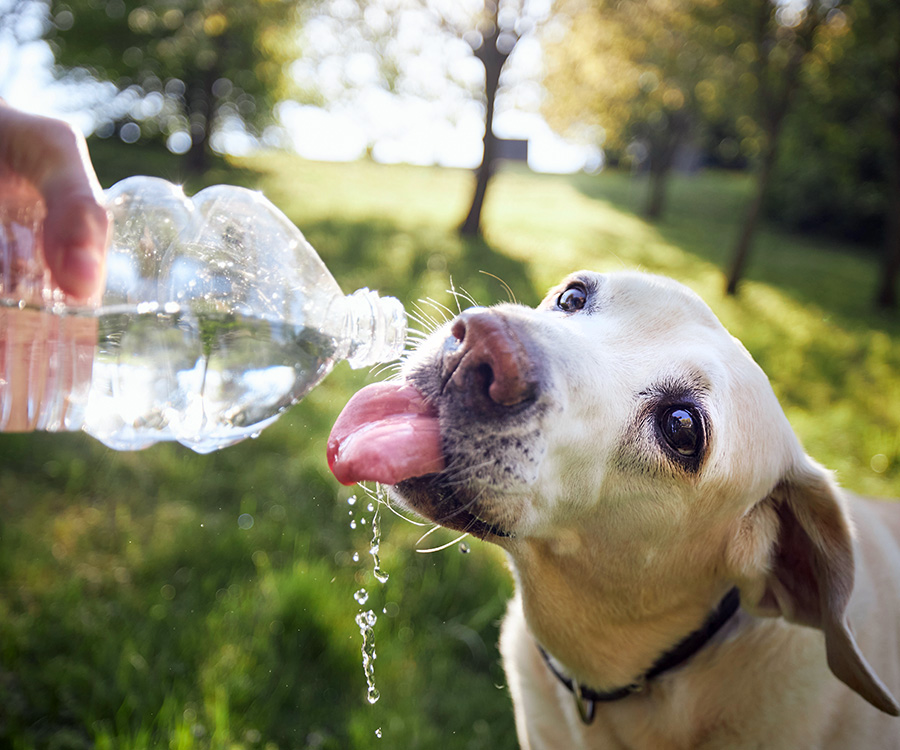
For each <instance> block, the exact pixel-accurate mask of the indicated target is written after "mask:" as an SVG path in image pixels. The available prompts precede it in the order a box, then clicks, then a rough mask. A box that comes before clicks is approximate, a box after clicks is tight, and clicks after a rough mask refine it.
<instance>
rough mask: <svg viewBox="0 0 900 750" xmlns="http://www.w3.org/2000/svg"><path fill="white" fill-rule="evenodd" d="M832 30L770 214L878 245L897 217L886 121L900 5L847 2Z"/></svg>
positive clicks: (893, 88) (892, 109) (898, 58)
mask: <svg viewBox="0 0 900 750" xmlns="http://www.w3.org/2000/svg"><path fill="white" fill-rule="evenodd" d="M832 26H833V27H834V29H833V33H832V34H831V35H829V37H827V38H825V39H823V40H821V41H820V44H819V45H818V46H817V48H816V54H815V60H814V61H813V62H814V64H812V65H810V66H808V68H807V71H806V81H805V94H806V95H805V97H804V98H803V100H802V101H801V102H798V105H799V106H798V109H797V111H796V112H795V113H794V115H793V116H792V117H791V118H790V120H789V122H788V123H787V125H786V130H785V133H784V139H783V144H782V149H781V153H780V156H779V164H778V168H777V169H776V171H775V174H774V175H773V178H772V179H773V184H772V191H771V194H770V196H769V198H770V199H769V201H768V207H767V208H768V210H769V213H770V215H772V216H774V217H776V218H778V219H779V220H781V221H783V222H785V223H786V224H787V225H788V226H790V227H792V228H795V229H800V230H803V231H816V232H820V233H822V234H823V235H838V236H843V237H847V238H851V239H854V240H863V241H867V242H869V243H875V242H878V241H880V240H881V239H882V236H883V231H884V226H885V223H886V218H887V216H888V214H889V212H891V211H897V207H896V206H891V205H889V198H888V188H887V185H888V182H889V180H890V175H889V171H890V169H892V166H891V163H892V159H893V161H894V162H896V158H895V157H892V156H891V154H892V151H893V146H892V144H891V134H890V132H889V127H890V126H888V127H885V124H886V123H890V122H892V118H893V120H894V121H896V120H897V118H898V115H897V114H896V113H898V112H900V98H898V97H900V93H898V92H900V87H898V75H900V74H898V73H897V70H898V66H900V43H898V41H897V40H898V39H900V5H898V4H897V3H895V2H892V1H891V0H851V1H850V2H847V3H844V4H843V5H842V6H841V10H840V11H839V12H835V15H834V16H833V23H832ZM893 168H895V169H896V167H893Z"/></svg>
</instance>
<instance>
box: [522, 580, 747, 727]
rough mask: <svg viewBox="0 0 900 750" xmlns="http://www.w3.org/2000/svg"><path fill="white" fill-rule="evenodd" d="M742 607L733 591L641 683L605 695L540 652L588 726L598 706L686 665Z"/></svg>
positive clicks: (639, 679)
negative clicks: (569, 693)
mask: <svg viewBox="0 0 900 750" xmlns="http://www.w3.org/2000/svg"><path fill="white" fill-rule="evenodd" d="M740 605H741V595H740V592H739V591H738V590H737V588H733V589H731V591H729V592H728V593H727V594H726V595H725V597H724V598H723V599H722V601H720V602H719V605H718V606H717V607H716V608H715V609H714V610H713V611H712V612H711V613H710V615H709V617H707V618H706V621H705V622H704V623H703V624H702V625H701V626H700V627H699V628H697V630H695V631H693V632H692V633H690V634H689V635H687V636H686V637H685V638H683V639H682V640H680V641H679V642H678V643H677V644H675V646H674V647H673V648H671V649H670V650H669V651H666V652H665V653H664V654H663V655H662V656H660V657H659V658H658V659H657V660H656V661H655V662H653V666H652V667H650V669H648V670H647V671H646V672H644V674H642V675H641V676H640V677H639V678H638V679H637V680H635V681H634V682H632V683H631V684H630V685H626V686H625V687H621V688H617V689H615V690H609V691H605V692H601V691H598V690H592V689H591V688H587V687H584V686H583V685H581V684H579V683H578V682H577V681H576V680H573V679H572V678H571V677H567V676H566V675H564V674H563V673H562V671H561V670H560V669H559V667H558V666H557V665H556V663H555V661H554V659H553V657H552V656H550V654H548V653H547V652H546V651H545V650H544V648H543V646H541V645H540V644H538V650H539V651H540V652H541V656H542V657H543V658H544V662H546V664H547V666H548V667H549V669H550V671H551V672H552V673H553V674H554V676H555V677H556V679H558V680H559V681H560V682H561V683H562V684H563V685H565V686H566V688H568V689H569V690H570V691H571V692H572V694H573V695H574V696H575V704H576V706H577V707H578V715H579V716H580V717H581V720H582V721H583V722H584V723H585V724H590V723H591V722H592V721H593V720H594V714H595V713H596V710H597V704H598V703H611V702H613V701H618V700H622V699H623V698H627V697H628V696H630V695H634V694H635V693H639V692H641V691H642V690H643V689H644V688H645V687H646V685H647V683H648V682H650V680H652V679H654V678H656V677H659V676H660V675H661V674H663V673H664V672H668V671H669V670H670V669H674V668H675V667H678V666H680V665H681V664H684V662H686V661H687V660H688V659H690V658H691V657H692V656H693V655H694V654H696V653H697V652H698V651H700V650H701V649H702V648H703V647H704V646H705V645H706V644H707V643H709V641H710V640H711V639H712V637H713V636H714V635H715V634H716V633H718V632H719V630H721V629H722V626H723V625H724V624H725V623H726V622H728V621H729V620H730V619H731V617H732V616H733V615H734V613H735V612H737V610H738V607H740Z"/></svg>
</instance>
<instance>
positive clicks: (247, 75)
mask: <svg viewBox="0 0 900 750" xmlns="http://www.w3.org/2000/svg"><path fill="white" fill-rule="evenodd" d="M49 8H50V17H51V20H52V25H51V28H50V30H49V32H48V34H47V40H48V42H49V43H50V44H51V46H52V48H53V50H54V54H55V58H56V62H57V65H58V68H59V75H60V76H68V77H71V78H73V79H76V80H77V79H78V78H83V77H84V76H86V75H88V76H91V77H93V78H97V79H100V80H106V81H111V82H112V83H114V84H115V86H116V87H117V89H118V91H119V92H125V93H126V94H127V96H126V97H125V98H124V101H125V102H126V104H127V105H128V109H127V111H126V112H124V113H123V112H119V113H117V115H114V116H115V117H117V118H118V119H120V120H122V119H130V120H132V121H138V122H140V123H142V125H143V128H142V129H145V130H147V131H148V132H149V133H150V134H154V133H159V134H161V135H163V136H164V137H166V136H167V137H169V138H173V136H174V144H175V146H176V150H178V151H183V150H186V151H187V161H188V166H189V167H190V168H191V169H192V170H193V171H195V172H197V171H202V170H203V169H205V167H206V166H207V161H208V156H209V153H210V148H211V136H214V135H215V134H217V133H221V132H223V131H225V130H226V129H228V128H229V127H237V128H243V129H247V130H250V131H251V132H252V131H254V130H255V131H258V130H259V129H261V128H262V127H264V126H265V124H266V123H268V122H269V121H270V118H271V115H272V109H273V107H274V105H275V103H276V102H277V101H279V100H280V99H281V98H283V97H285V96H286V95H288V93H289V92H290V89H291V83H290V80H289V77H288V75H287V66H288V63H290V62H291V61H292V60H293V59H294V58H295V57H296V49H295V43H294V41H293V39H294V36H295V29H296V25H297V4H296V3H295V2H293V1H292V0H246V1H245V2H227V1H226V0H144V1H143V2H129V3H128V4H127V5H126V3H125V2H124V0H110V2H103V3H98V2H95V0H67V2H65V3H62V2H50V3H49ZM121 102H122V98H120V99H119V103H120V104H121ZM98 116H99V117H100V118H101V119H102V118H104V117H106V118H109V117H110V111H109V110H108V109H107V110H106V111H103V112H98ZM135 125H136V124H135ZM137 127H141V126H137ZM132 129H134V128H132ZM179 138H180V141H181V144H183V145H181V146H179V145H178V140H179ZM172 143H173V141H170V145H171V144H172Z"/></svg>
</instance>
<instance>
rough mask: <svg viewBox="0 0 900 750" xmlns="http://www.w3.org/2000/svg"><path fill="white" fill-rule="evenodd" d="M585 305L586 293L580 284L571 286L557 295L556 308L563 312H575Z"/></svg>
mask: <svg viewBox="0 0 900 750" xmlns="http://www.w3.org/2000/svg"><path fill="white" fill-rule="evenodd" d="M586 304H587V291H586V290H585V288H584V287H583V286H581V285H580V284H573V285H572V286H570V287H569V288H568V289H566V291H564V292H563V293H562V294H560V295H559V299H557V300H556V306H557V307H558V308H559V309H560V310H562V311H563V312H567V313H568V312H576V311H577V310H581V309H582V308H583V307H584V306H585V305H586Z"/></svg>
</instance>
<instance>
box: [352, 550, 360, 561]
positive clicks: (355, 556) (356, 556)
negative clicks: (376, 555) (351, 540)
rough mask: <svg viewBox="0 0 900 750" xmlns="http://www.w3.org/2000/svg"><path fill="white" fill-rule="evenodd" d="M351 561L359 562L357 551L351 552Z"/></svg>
mask: <svg viewBox="0 0 900 750" xmlns="http://www.w3.org/2000/svg"><path fill="white" fill-rule="evenodd" d="M353 562H359V552H354V553H353Z"/></svg>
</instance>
